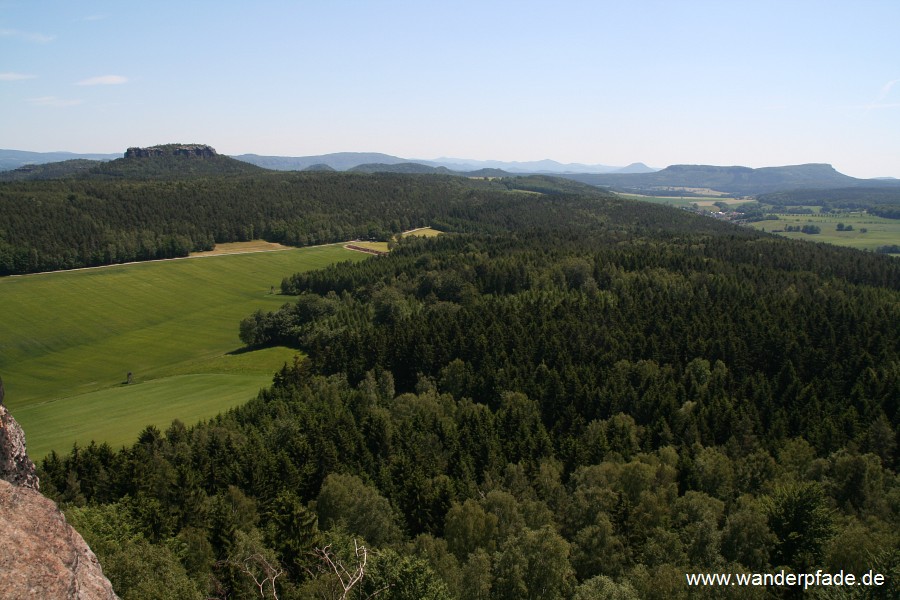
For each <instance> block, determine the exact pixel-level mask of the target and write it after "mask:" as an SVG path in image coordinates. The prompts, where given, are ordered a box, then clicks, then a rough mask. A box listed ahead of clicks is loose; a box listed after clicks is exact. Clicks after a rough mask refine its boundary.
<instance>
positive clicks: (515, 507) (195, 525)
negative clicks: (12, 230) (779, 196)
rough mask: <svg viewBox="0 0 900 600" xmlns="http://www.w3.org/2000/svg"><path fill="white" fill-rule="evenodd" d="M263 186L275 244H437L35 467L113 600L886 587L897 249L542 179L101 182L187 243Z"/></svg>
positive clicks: (245, 325) (356, 268)
mask: <svg viewBox="0 0 900 600" xmlns="http://www.w3.org/2000/svg"><path fill="white" fill-rule="evenodd" d="M301 182H302V185H301ZM46 185H47V188H46V189H45V191H44V194H45V195H47V196H51V195H53V194H58V193H60V190H59V188H58V187H54V185H57V184H46ZM66 185H68V186H71V185H74V184H71V183H70V184H66ZM85 185H86V186H87V185H88V184H85ZM148 185H149V184H148ZM257 185H261V186H262V189H264V190H266V193H264V194H261V195H262V196H265V195H267V193H268V192H272V194H273V197H279V196H277V195H276V194H275V193H274V192H275V191H276V190H278V189H280V190H283V192H284V194H285V195H284V196H283V198H285V200H284V205H285V206H287V205H289V204H290V202H289V201H288V200H287V198H291V197H293V198H299V197H303V198H310V197H317V198H321V199H323V200H322V204H321V206H319V205H315V206H316V207H315V208H312V209H310V210H309V212H308V213H306V214H304V217H303V219H300V218H298V219H297V223H301V222H305V220H306V219H311V221H312V222H313V223H317V222H318V221H317V219H318V218H319V217H318V216H317V215H321V222H320V225H318V226H319V227H323V228H324V227H326V223H331V225H328V227H329V229H328V230H327V231H329V232H330V234H331V233H333V234H337V231H338V230H340V229H342V228H344V227H346V228H348V230H347V231H355V230H353V229H352V228H354V227H365V226H366V224H367V223H372V224H374V225H375V226H377V225H379V224H380V226H381V227H382V228H383V229H384V232H385V233H387V232H393V231H395V230H399V229H402V228H406V227H407V226H409V225H415V224H420V223H424V222H431V223H432V224H435V223H437V224H439V225H441V228H442V229H444V230H445V231H447V232H448V233H446V234H445V235H442V236H440V237H438V238H433V239H421V238H404V239H403V240H401V241H399V242H398V243H396V247H395V248H394V250H393V251H392V252H391V253H390V254H389V255H387V256H383V257H378V258H373V259H370V260H367V261H364V262H362V263H357V264H353V265H351V264H341V265H335V266H333V267H330V268H327V269H324V270H321V271H316V272H310V273H302V274H296V275H290V274H286V277H285V279H284V281H283V282H282V286H281V288H282V293H283V294H285V296H286V298H287V297H290V301H289V302H287V303H286V304H285V305H284V307H283V308H282V309H280V310H279V311H276V312H272V313H262V312H260V313H256V314H253V315H248V316H247V318H245V319H244V320H243V321H242V322H241V323H240V324H238V323H235V328H236V329H237V330H239V332H240V336H241V339H242V340H243V341H244V342H245V343H246V344H247V345H248V347H251V348H253V347H261V346H266V345H272V344H283V345H288V346H292V347H295V348H297V349H298V350H301V351H302V352H303V354H302V355H298V358H297V359H296V360H295V362H294V363H293V364H289V365H285V366H284V368H282V369H281V370H280V371H279V372H278V373H276V374H274V378H273V383H272V386H271V387H269V388H267V389H265V390H262V391H261V392H260V393H259V396H258V397H257V398H256V399H255V400H253V401H251V402H250V403H248V404H247V405H245V406H242V407H240V408H237V409H234V410H232V411H229V412H228V413H226V414H223V415H221V416H219V417H217V418H215V419H213V420H211V421H209V422H204V423H201V424H198V425H196V426H193V427H187V426H185V425H184V424H182V423H178V422H175V423H173V424H172V426H171V427H169V428H168V429H167V430H166V431H159V430H157V429H155V428H153V427H148V428H147V429H146V430H145V431H144V432H143V433H142V435H141V436H140V439H139V440H138V442H137V443H135V444H134V445H133V446H131V447H129V448H123V449H120V450H116V449H113V448H110V447H109V446H108V445H105V444H91V445H89V446H85V447H75V448H73V449H72V451H71V452H70V453H68V454H66V455H64V456H60V455H57V454H51V455H50V456H49V457H47V458H46V459H45V460H44V461H43V462H42V464H41V475H42V480H41V483H42V489H43V490H44V491H45V492H46V493H49V494H51V495H52V496H54V497H55V498H56V499H58V500H59V501H60V502H62V503H63V505H64V506H66V507H67V509H66V510H67V515H68V517H69V519H70V521H71V522H72V523H73V524H74V525H75V526H76V528H78V529H79V531H81V532H82V534H83V535H84V536H85V539H86V540H87V541H88V543H89V544H90V545H91V547H92V548H93V549H94V551H95V552H96V553H97V555H98V556H99V558H100V560H101V563H102V564H103V565H104V572H105V573H106V574H107V575H108V576H109V577H110V579H111V580H112V582H113V584H114V586H115V588H116V590H117V592H118V593H119V594H120V595H121V596H122V597H123V598H150V597H166V598H204V597H207V598H209V597H215V598H260V597H268V598H271V597H276V595H277V597H279V598H345V597H346V598H370V597H373V596H374V597H376V598H379V599H381V598H385V599H387V598H404V599H423V598H433V599H440V598H461V599H473V600H474V599H485V600H487V599H519V598H534V599H538V598H541V599H554V598H578V599H588V598H621V599H628V598H659V599H669V598H689V597H691V598H693V597H700V598H719V597H737V598H768V597H796V596H800V595H803V593H802V590H798V589H797V588H777V587H773V588H763V587H728V588H722V587H718V588H717V587H708V588H702V587H696V588H691V587H688V586H687V584H686V580H685V573H694V572H710V571H712V572H733V573H738V572H743V573H746V572H757V573H761V572H776V571H778V570H779V569H786V570H788V571H791V572H795V573H797V572H799V573H806V572H815V571H816V569H824V570H827V571H829V572H837V571H839V570H841V569H844V570H845V571H848V572H852V573H856V574H862V573H865V572H867V571H868V570H869V569H872V570H874V571H875V572H878V573H881V574H883V575H885V576H886V577H887V584H886V585H884V586H880V587H868V588H864V587H857V588H847V589H829V588H817V589H811V590H809V591H808V592H806V595H808V596H810V597H823V598H825V597H827V598H831V597H835V598H836V597H841V598H844V597H858V598H896V597H898V594H900V587H898V586H900V579H898V577H900V551H898V547H900V479H898V475H897V471H898V467H900V454H898V449H897V442H898V425H900V263H898V262H897V261H896V260H895V259H892V258H890V257H886V256H880V255H875V254H871V253H862V252H858V251H854V250H849V249H843V248H838V247H833V246H825V245H819V244H812V243H807V242H798V241H792V240H786V239H779V238H775V237H772V236H768V235H765V234H762V233H757V232H754V231H752V230H748V229H740V228H737V227H734V226H731V225H729V224H727V223H721V222H719V221H716V220H713V219H706V218H703V217H699V216H695V215H691V214H688V213H687V212H685V211H679V210H675V209H671V208H666V207H660V206H654V205H651V204H642V203H630V202H627V201H623V200H619V199H616V198H613V197H609V196H604V195H603V194H600V193H594V192H591V193H587V192H583V193H582V192H580V191H579V190H580V189H581V188H578V187H569V186H577V184H567V183H559V182H557V181H556V180H552V179H546V178H541V179H529V180H520V181H517V182H515V183H513V182H511V181H506V182H504V181H495V182H474V183H473V182H466V181H464V180H459V179H458V178H441V177H425V178H423V177H408V176H407V177H404V176H398V175H378V176H368V175H367V176H362V175H324V174H315V175H290V176H287V177H282V178H271V179H257V180H255V182H253V180H249V179H248V180H244V179H241V178H236V179H234V180H232V181H230V182H229V184H228V185H224V184H222V185H221V186H218V184H215V183H213V182H195V183H192V184H190V185H185V186H182V187H181V188H179V186H178V184H176V183H172V184H165V185H164V184H160V183H153V184H152V186H149V187H143V184H142V185H137V184H133V185H129V186H126V187H125V188H123V189H125V190H127V193H128V194H129V198H133V199H137V198H142V199H144V200H143V201H141V202H138V204H142V203H144V202H146V203H149V204H151V205H154V206H156V205H155V204H152V203H154V202H158V201H159V200H158V198H159V197H160V194H159V192H160V191H161V190H165V189H169V188H171V189H169V192H167V194H168V195H165V194H163V195H162V196H163V197H167V198H170V201H169V203H168V204H166V203H162V204H159V205H158V206H160V207H167V209H166V210H168V209H170V210H172V211H173V212H174V213H176V214H180V213H178V211H186V213H187V214H190V211H192V210H197V211H198V213H197V218H198V222H200V223H202V222H204V221H203V216H202V215H203V213H202V209H201V208H200V207H201V206H204V203H205V202H206V201H205V200H204V198H213V197H215V198H217V199H218V200H219V201H220V202H221V206H223V207H227V206H229V205H230V204H229V203H230V202H231V201H232V200H229V199H230V198H234V199H235V200H234V202H238V199H240V198H242V197H243V193H242V192H246V190H248V189H250V188H253V189H256V187H255V186H257ZM167 186H168V187H167ZM355 186H364V187H365V188H366V191H365V193H364V192H362V191H360V192H359V193H358V195H355V194H354V193H352V192H353V190H354V189H355ZM429 186H437V187H439V188H440V189H441V190H442V191H441V193H440V194H437V193H436V194H435V195H434V196H428V194H426V193H424V192H423V190H426V189H429ZM510 188H519V190H525V189H526V188H528V189H529V191H512V190H511V189H510ZM6 189H7V190H8V189H9V188H6ZM31 189H34V188H31ZM90 189H92V190H96V188H90ZM102 189H107V190H109V188H102ZM203 189H206V190H208V192H203V193H199V190H203ZM212 189H216V190H217V191H216V192H215V193H213V192H212V191H211V190H212ZM310 189H314V190H319V191H317V192H316V193H315V194H313V193H312V192H311V191H309V190H310ZM87 190H88V188H87V187H86V188H84V189H82V190H81V191H78V192H77V193H76V192H71V191H69V190H68V189H67V190H65V192H66V193H75V195H76V201H75V202H82V203H83V206H87V205H89V204H90V203H91V202H92V201H93V200H88V198H87V196H90V198H91V199H96V198H98V197H99V195H97V194H94V193H93V192H91V193H90V194H89V193H88V191H87ZM138 190H143V191H142V192H140V193H138ZM150 190H153V193H151V192H150ZM191 190H193V191H198V193H196V194H195V195H191V194H186V195H184V194H185V192H189V191H191ZM291 190H294V191H293V192H292V191H291ZM300 190H303V191H302V192H301V191H300ZM429 193H430V192H429ZM142 194H143V195H142ZM292 194H293V195H292ZM113 197H114V195H113ZM257 197H259V196H257ZM337 197H340V198H341V199H342V202H346V204H341V205H340V206H345V207H347V208H346V209H341V210H336V211H335V212H334V213H329V212H328V206H327V202H325V201H324V198H337ZM425 197H429V198H433V200H434V201H433V202H425V203H424V204H423V205H417V204H416V199H421V198H425ZM354 198H359V199H360V200H359V204H358V205H355V204H353V202H354ZM79 199H81V200H79ZM363 199H365V202H364V201H363ZM67 202H68V201H67ZM48 203H49V201H48ZM367 203H368V204H367ZM266 206H279V204H278V203H277V202H273V203H272V204H271V205H266ZM366 206H369V207H370V208H365V207H366ZM354 207H355V208H358V209H359V210H362V211H364V212H363V214H361V215H356V214H352V213H353V210H354ZM331 208H332V209H334V208H335V206H332V207H331ZM166 210H164V209H162V208H160V213H159V214H161V215H164V214H166ZM259 210H260V211H261V214H260V217H259V220H258V221H252V220H251V223H252V226H253V227H254V228H258V229H255V230H254V235H259V233H260V232H265V233H266V234H269V233H272V232H274V231H277V228H275V227H273V226H272V223H274V222H276V221H277V219H276V218H275V213H266V212H265V211H266V210H268V208H260V209H259ZM98 214H100V213H98ZM149 214H152V213H148V215H149ZM219 214H220V213H219V212H218V211H217V212H216V213H215V215H216V218H220V219H221V221H219V222H218V224H217V225H215V227H221V231H222V232H224V231H229V230H228V227H229V225H227V223H229V222H230V221H229V213H228V212H227V210H226V211H225V213H224V216H222V217H219ZM329 214H331V215H332V218H331V221H329V220H328V219H329V217H328V215H329ZM148 218H149V216H148ZM161 218H164V217H161ZM168 218H169V220H168V222H169V223H170V224H175V223H178V222H179V221H178V219H176V218H174V217H168ZM179 218H181V217H179ZM206 218H207V219H210V218H212V217H211V215H210V214H209V213H207V214H206ZM279 218H280V217H279ZM426 220H427V221H426ZM395 221H396V223H395V224H394V222H395ZM123 222H124V217H123ZM184 222H185V223H187V222H189V220H187V219H185V221H184ZM285 222H286V223H287V221H285ZM392 224H394V226H392ZM250 226H251V224H250V223H248V224H246V225H245V227H250ZM369 226H370V227H371V226H373V225H371V224H370V225H369ZM297 227H300V225H297ZM304 227H305V225H304ZM312 227H315V226H312ZM284 230H290V227H288V226H286V227H285V228H284ZM313 230H315V229H313ZM213 231H218V230H216V229H213ZM294 231H297V235H301V234H300V233H299V231H301V230H300V229H297V230H294ZM302 231H309V230H308V229H303V230H302ZM347 231H342V233H346V232H347ZM373 233H376V232H373ZM231 234H232V235H239V234H240V232H239V231H234V230H232V231H231ZM212 235H213V236H214V237H216V236H217V235H218V234H217V233H213V234H212ZM245 235H246V233H245ZM326 237H327V236H326ZM216 239H218V237H216ZM317 239H318V238H317ZM307 241H309V239H307ZM358 575H362V578H361V579H360V580H358V581H356V582H355V583H353V585H352V586H351V583H352V577H353V576H358ZM348 590H349V591H348Z"/></svg>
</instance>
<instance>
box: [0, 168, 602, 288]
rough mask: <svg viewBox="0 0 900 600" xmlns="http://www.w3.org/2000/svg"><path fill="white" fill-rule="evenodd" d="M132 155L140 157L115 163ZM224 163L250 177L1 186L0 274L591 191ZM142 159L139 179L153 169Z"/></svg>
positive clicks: (387, 231) (407, 220)
mask: <svg viewBox="0 0 900 600" xmlns="http://www.w3.org/2000/svg"><path fill="white" fill-rule="evenodd" d="M217 158H224V157H217ZM134 160H141V159H122V161H123V162H124V163H125V164H126V166H128V163H129V161H134ZM143 160H145V161H146V160H147V159H143ZM206 160H208V159H206ZM228 160H230V161H231V163H237V164H239V165H244V166H245V167H247V168H249V169H255V170H258V171H259V174H254V175H230V176H229V175H219V176H215V177H213V176H192V177H187V178H181V179H170V178H158V177H149V176H148V177H146V178H143V179H134V178H131V177H128V176H127V175H129V174H131V173H133V170H130V169H125V170H124V171H123V170H122V168H121V167H120V168H119V169H118V170H117V171H115V173H117V176H116V177H112V176H111V175H108V174H107V173H108V172H112V170H113V166H115V165H114V164H113V163H103V164H102V165H101V166H100V167H96V168H95V170H98V169H99V171H98V172H97V173H94V175H93V177H91V178H87V179H78V178H74V179H60V180H47V181H43V180H42V181H24V182H6V183H0V276H2V275H9V274H21V273H31V272H36V271H48V270H58V269H70V268H76V267H89V266H97V265H104V264H113V263H122V262H130V261H137V260H151V259H159V258H173V257H177V256H186V255H187V254H188V253H189V252H192V251H200V250H208V249H210V248H212V247H213V245H214V244H216V243H221V242H235V241H246V240H253V239H265V240H267V241H270V242H278V243H282V244H287V245H293V246H308V245H315V244H325V243H335V242H343V241H347V240H351V239H358V238H359V239H378V240H387V239H388V238H390V237H391V236H392V235H394V234H396V233H399V232H400V231H405V230H407V229H411V228H414V227H418V226H423V225H431V226H433V227H446V228H458V227H462V228H470V227H471V225H470V224H469V222H470V221H471V220H472V219H473V217H474V214H475V213H476V212H479V211H480V212H482V213H484V212H485V210H484V206H485V205H491V204H493V203H494V202H495V201H496V202H499V203H501V204H506V203H508V202H509V201H510V199H509V198H506V195H507V194H508V193H509V192H510V190H515V189H517V188H519V189H528V190H535V189H543V188H547V189H550V190H554V191H557V190H560V189H569V190H578V192H579V193H581V194H591V193H593V192H591V191H590V189H589V188H587V186H583V185H581V184H576V183H572V182H565V181H554V180H550V179H549V178H544V177H534V178H510V179H507V180H494V181H490V180H476V179H466V178H463V177H454V176H435V175H423V176H404V175H398V174H353V175H349V174H339V173H273V172H265V171H264V170H262V169H259V168H258V167H254V166H252V165H246V164H244V163H240V162H239V161H235V160H231V159H228ZM115 162H118V161H114V163H115ZM183 162H186V163H190V164H194V163H196V164H203V162H204V159H195V160H193V161H190V160H189V161H183ZM149 164H150V165H151V167H153V168H152V169H150V171H147V170H146V169H147V167H146V165H144V167H145V170H144V171H141V172H142V173H145V174H147V173H150V174H153V173H156V171H157V170H159V169H161V168H163V167H161V166H159V165H156V163H155V162H153V161H150V162H149ZM166 164H168V163H166V162H164V163H163V166H165V165H166ZM228 164H230V163H228ZM182 170H184V169H182ZM123 173H124V175H123ZM120 177H124V178H120ZM598 193H599V192H598ZM501 225H502V224H501Z"/></svg>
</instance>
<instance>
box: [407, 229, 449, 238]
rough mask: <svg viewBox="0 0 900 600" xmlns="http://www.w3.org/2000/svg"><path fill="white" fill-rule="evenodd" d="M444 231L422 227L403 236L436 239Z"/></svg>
mask: <svg viewBox="0 0 900 600" xmlns="http://www.w3.org/2000/svg"><path fill="white" fill-rule="evenodd" d="M441 233H443V232H442V231H438V230H437V229H432V228H431V227H420V228H419V229H410V230H409V231H404V232H403V235H404V236H407V235H418V236H420V237H436V236H439V235H441Z"/></svg>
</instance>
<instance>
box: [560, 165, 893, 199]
mask: <svg viewBox="0 0 900 600" xmlns="http://www.w3.org/2000/svg"><path fill="white" fill-rule="evenodd" d="M561 177H567V178H569V179H574V180H576V181H580V182H582V183H587V184H591V185H598V186H603V187H609V188H611V189H613V190H619V191H629V192H636V193H647V194H650V195H652V194H656V195H661V194H660V193H661V192H668V193H678V192H679V191H682V192H686V193H687V194H688V195H689V194H690V193H692V191H697V190H716V191H719V192H724V193H726V194H730V195H735V196H752V195H756V194H765V193H769V192H776V191H784V190H808V189H833V188H851V187H863V186H868V187H879V186H898V185H900V181H898V180H890V179H857V178H855V177H850V176H849V175H844V174H843V173H839V172H838V171H836V170H835V169H834V167H832V166H831V165H827V164H806V165H791V166H784V167H764V168H761V169H751V168H749V167H717V166H712V165H672V166H670V167H666V168H665V169H662V170H660V171H655V172H653V173H631V174H624V173H606V174H590V173H583V174H563V175H561Z"/></svg>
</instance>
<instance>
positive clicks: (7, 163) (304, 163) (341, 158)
mask: <svg viewBox="0 0 900 600" xmlns="http://www.w3.org/2000/svg"><path fill="white" fill-rule="evenodd" d="M121 157H122V155H121V154H76V153H72V152H25V151H22V150H0V171H9V170H12V169H17V168H19V167H23V166H25V165H40V164H46V163H50V162H60V161H65V160H72V159H76V158H77V159H86V160H97V161H109V160H115V159H117V158H121ZM232 158H235V159H237V160H240V161H243V162H248V163H250V164H253V165H256V166H258V167H263V168H265V169H273V170H276V171H303V170H305V169H308V168H309V167H312V166H316V167H321V166H322V165H327V166H328V167H330V168H331V169H333V170H335V171H348V170H350V169H353V168H355V167H359V166H360V165H373V164H378V165H396V164H400V163H417V164H421V165H426V166H429V167H443V168H445V169H448V170H451V171H461V172H469V171H475V170H478V169H499V170H502V171H505V172H507V173H545V174H551V173H554V174H555V173H651V172H653V171H656V170H657V169H654V168H652V167H648V166H647V165H645V164H644V163H640V162H636V163H632V164H630V165H628V166H625V167H615V166H607V165H587V164H579V163H567V164H564V163H560V162H557V161H554V160H549V159H548V160H539V161H528V162H520V161H501V160H473V159H467V158H436V159H410V158H401V157H399V156H392V155H390V154H383V153H380V152H335V153H331V154H320V155H314V156H264V155H259V154H240V155H235V156H232Z"/></svg>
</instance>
